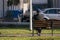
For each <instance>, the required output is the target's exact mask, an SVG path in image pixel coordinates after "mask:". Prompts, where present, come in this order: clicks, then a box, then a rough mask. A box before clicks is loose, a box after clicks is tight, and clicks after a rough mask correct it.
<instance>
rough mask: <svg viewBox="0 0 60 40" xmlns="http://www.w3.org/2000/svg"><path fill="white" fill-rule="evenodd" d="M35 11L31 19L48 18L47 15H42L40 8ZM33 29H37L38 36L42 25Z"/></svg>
mask: <svg viewBox="0 0 60 40" xmlns="http://www.w3.org/2000/svg"><path fill="white" fill-rule="evenodd" d="M36 12H37V13H36V14H35V15H34V16H33V19H34V20H48V19H49V18H48V17H47V16H45V15H44V13H43V12H41V11H40V10H37V11H36ZM34 29H36V30H37V32H38V33H37V34H38V36H40V33H41V30H42V27H40V28H39V27H34Z"/></svg>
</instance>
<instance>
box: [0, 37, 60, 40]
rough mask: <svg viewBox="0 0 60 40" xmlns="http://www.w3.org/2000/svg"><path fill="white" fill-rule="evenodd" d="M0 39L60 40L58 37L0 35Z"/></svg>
mask: <svg viewBox="0 0 60 40" xmlns="http://www.w3.org/2000/svg"><path fill="white" fill-rule="evenodd" d="M0 40H60V37H44V36H42V37H0Z"/></svg>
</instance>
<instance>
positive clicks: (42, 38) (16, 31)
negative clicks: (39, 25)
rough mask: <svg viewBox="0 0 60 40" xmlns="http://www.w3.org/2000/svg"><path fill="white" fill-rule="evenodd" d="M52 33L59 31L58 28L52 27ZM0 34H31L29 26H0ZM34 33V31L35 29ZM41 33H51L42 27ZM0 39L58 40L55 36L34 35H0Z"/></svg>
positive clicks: (59, 38)
mask: <svg viewBox="0 0 60 40" xmlns="http://www.w3.org/2000/svg"><path fill="white" fill-rule="evenodd" d="M53 31H54V33H60V29H54V30H53ZM0 33H1V34H31V33H32V31H30V30H29V28H26V27H23V28H0ZM35 33H36V31H35ZM42 33H51V30H47V29H44V30H42ZM0 40H60V37H57V36H53V37H50V36H34V37H0Z"/></svg>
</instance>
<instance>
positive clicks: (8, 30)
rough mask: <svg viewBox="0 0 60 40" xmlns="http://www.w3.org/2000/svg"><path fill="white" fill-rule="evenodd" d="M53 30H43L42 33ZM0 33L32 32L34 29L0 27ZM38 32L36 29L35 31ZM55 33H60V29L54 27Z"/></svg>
mask: <svg viewBox="0 0 60 40" xmlns="http://www.w3.org/2000/svg"><path fill="white" fill-rule="evenodd" d="M51 32H52V31H51V30H46V29H44V30H42V32H41V33H51ZM0 33H1V34H31V33H32V31H30V30H29V29H24V28H23V29H0ZM35 33H36V31H35ZM53 33H58V34H59V33H60V29H54V30H53Z"/></svg>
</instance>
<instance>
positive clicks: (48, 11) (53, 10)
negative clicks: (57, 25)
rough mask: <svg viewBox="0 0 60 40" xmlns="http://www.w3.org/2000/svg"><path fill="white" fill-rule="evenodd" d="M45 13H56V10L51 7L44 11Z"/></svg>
mask: <svg viewBox="0 0 60 40" xmlns="http://www.w3.org/2000/svg"><path fill="white" fill-rule="evenodd" d="M44 13H45V14H57V10H55V9H51V10H47V11H45V12H44Z"/></svg>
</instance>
